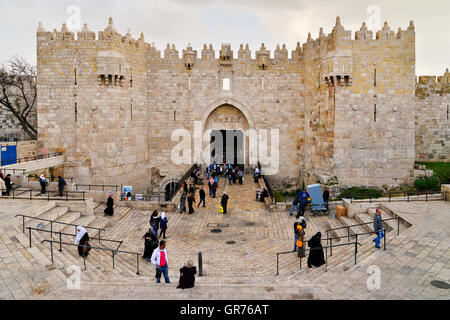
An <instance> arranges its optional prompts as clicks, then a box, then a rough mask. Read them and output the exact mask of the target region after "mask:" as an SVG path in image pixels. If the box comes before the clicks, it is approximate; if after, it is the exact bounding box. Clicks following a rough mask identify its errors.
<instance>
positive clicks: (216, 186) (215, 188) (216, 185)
mask: <svg viewBox="0 0 450 320" xmlns="http://www.w3.org/2000/svg"><path fill="white" fill-rule="evenodd" d="M218 187H219V185H218V184H217V181H214V183H213V185H212V190H213V198H215V197H216V192H217V188H218Z"/></svg>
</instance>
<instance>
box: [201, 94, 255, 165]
mask: <svg viewBox="0 0 450 320" xmlns="http://www.w3.org/2000/svg"><path fill="white" fill-rule="evenodd" d="M236 105H238V106H239V107H237V106H236ZM246 114H247V115H246ZM248 116H249V113H248V110H247V109H246V108H245V107H243V106H242V105H240V104H238V103H236V102H233V101H228V100H225V101H219V102H218V103H217V104H216V105H213V106H211V107H210V110H209V112H208V113H206V114H205V116H204V119H203V132H210V140H209V143H211V154H210V155H209V163H212V162H217V163H222V162H223V161H225V162H226V163H231V164H237V165H244V166H246V165H248V137H246V135H245V132H246V131H247V130H248V129H249V128H250V127H252V126H253V121H251V120H250V121H249V119H248ZM207 143H208V142H206V144H207ZM206 158H208V157H206ZM204 159H205V158H204ZM209 163H207V164H209ZM207 164H206V165H207Z"/></svg>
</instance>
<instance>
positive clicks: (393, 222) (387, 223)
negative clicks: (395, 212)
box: [367, 208, 397, 231]
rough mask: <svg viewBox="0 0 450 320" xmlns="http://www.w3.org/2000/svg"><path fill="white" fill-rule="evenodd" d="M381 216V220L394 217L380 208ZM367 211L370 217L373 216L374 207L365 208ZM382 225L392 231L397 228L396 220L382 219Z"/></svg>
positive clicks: (374, 212)
mask: <svg viewBox="0 0 450 320" xmlns="http://www.w3.org/2000/svg"><path fill="white" fill-rule="evenodd" d="M381 212H382V213H381V217H382V219H383V220H385V219H392V218H395V217H394V216H392V215H391V214H390V213H388V212H387V211H384V210H383V209H381ZM367 213H368V214H369V216H370V217H371V218H372V220H373V218H374V216H375V214H376V209H373V208H369V209H367ZM383 227H384V228H385V229H386V230H388V231H392V230H397V220H388V221H383Z"/></svg>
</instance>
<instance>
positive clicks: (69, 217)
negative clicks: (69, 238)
mask: <svg viewBox="0 0 450 320" xmlns="http://www.w3.org/2000/svg"><path fill="white" fill-rule="evenodd" d="M80 217H81V212H76V211H68V212H67V213H66V214H64V215H62V216H61V217H59V218H58V219H57V222H63V223H71V224H73V223H74V221H76V220H77V219H79V218H80ZM66 227H68V226H67V225H64V224H58V223H54V224H53V230H55V231H56V232H59V231H61V232H62V230H63V229H64V228H66ZM69 228H71V229H73V231H72V233H73V232H74V231H75V227H69Z"/></svg>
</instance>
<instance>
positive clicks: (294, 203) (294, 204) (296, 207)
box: [289, 196, 300, 219]
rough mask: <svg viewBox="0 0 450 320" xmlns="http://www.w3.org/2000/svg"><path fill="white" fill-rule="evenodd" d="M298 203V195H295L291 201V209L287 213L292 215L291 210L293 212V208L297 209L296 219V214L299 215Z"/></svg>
mask: <svg viewBox="0 0 450 320" xmlns="http://www.w3.org/2000/svg"><path fill="white" fill-rule="evenodd" d="M299 204H300V197H299V196H296V197H295V199H294V201H293V202H292V209H291V213H290V214H289V216H292V212H294V209H297V219H298V216H299V215H300V208H299Z"/></svg>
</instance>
